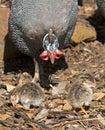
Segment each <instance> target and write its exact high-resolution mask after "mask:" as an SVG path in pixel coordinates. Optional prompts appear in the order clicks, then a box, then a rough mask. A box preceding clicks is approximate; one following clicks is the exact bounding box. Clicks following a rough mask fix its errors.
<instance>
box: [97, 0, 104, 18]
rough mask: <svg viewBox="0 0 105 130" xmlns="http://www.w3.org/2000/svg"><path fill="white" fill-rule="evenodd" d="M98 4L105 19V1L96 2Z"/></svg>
mask: <svg viewBox="0 0 105 130" xmlns="http://www.w3.org/2000/svg"><path fill="white" fill-rule="evenodd" d="M96 2H97V5H98V8H99V10H100V11H101V13H102V15H103V16H104V17H105V0H96Z"/></svg>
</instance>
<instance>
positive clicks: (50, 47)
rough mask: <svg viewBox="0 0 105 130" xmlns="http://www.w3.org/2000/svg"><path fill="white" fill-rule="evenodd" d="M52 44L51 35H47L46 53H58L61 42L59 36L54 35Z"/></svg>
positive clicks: (44, 42) (44, 45)
mask: <svg viewBox="0 0 105 130" xmlns="http://www.w3.org/2000/svg"><path fill="white" fill-rule="evenodd" d="M52 38H53V40H52V42H50V40H49V33H47V34H46V35H45V36H44V38H43V48H44V50H45V51H56V50H58V48H59V42H58V38H57V36H56V35H55V34H54V33H53V34H52Z"/></svg>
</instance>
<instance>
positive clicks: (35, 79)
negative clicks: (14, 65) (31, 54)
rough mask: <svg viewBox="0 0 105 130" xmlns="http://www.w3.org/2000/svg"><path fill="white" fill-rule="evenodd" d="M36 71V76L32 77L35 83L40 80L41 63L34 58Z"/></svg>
mask: <svg viewBox="0 0 105 130" xmlns="http://www.w3.org/2000/svg"><path fill="white" fill-rule="evenodd" d="M33 61H34V66H35V71H34V77H33V79H32V82H33V83H38V81H39V65H38V62H37V61H36V59H35V58H33Z"/></svg>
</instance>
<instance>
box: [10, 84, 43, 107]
mask: <svg viewBox="0 0 105 130" xmlns="http://www.w3.org/2000/svg"><path fill="white" fill-rule="evenodd" d="M44 99H45V95H44V92H43V90H42V88H41V87H39V86H37V85H36V84H34V83H26V84H24V85H23V86H22V87H17V88H16V89H14V90H12V92H11V94H10V101H11V103H12V104H13V105H15V104H17V103H21V104H22V105H23V106H24V107H25V108H27V109H29V108H30V106H31V105H33V106H41V104H43V103H42V102H43V101H44Z"/></svg>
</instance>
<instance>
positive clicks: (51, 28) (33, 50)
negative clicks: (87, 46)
mask: <svg viewBox="0 0 105 130" xmlns="http://www.w3.org/2000/svg"><path fill="white" fill-rule="evenodd" d="M77 8H78V2H77V0H11V1H10V9H11V10H10V17H9V37H10V38H11V39H12V41H13V42H14V44H15V45H16V46H17V48H18V49H19V50H20V51H21V52H22V53H24V54H26V55H28V56H31V57H32V58H33V61H34V63H35V74H34V78H33V81H37V80H39V71H40V74H41V73H42V74H43V71H42V67H41V64H40V62H39V61H38V60H37V58H36V55H38V54H39V49H41V48H42V47H43V49H44V51H43V52H42V53H41V54H40V57H41V59H42V60H45V61H47V60H49V59H50V60H51V62H52V64H53V63H54V61H55V59H59V58H60V57H61V56H62V55H63V52H62V51H61V49H62V47H63V46H64V44H66V43H67V42H68V40H69V39H70V38H71V36H72V33H73V30H74V27H75V23H76V20H77V11H78V9H77Z"/></svg>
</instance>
